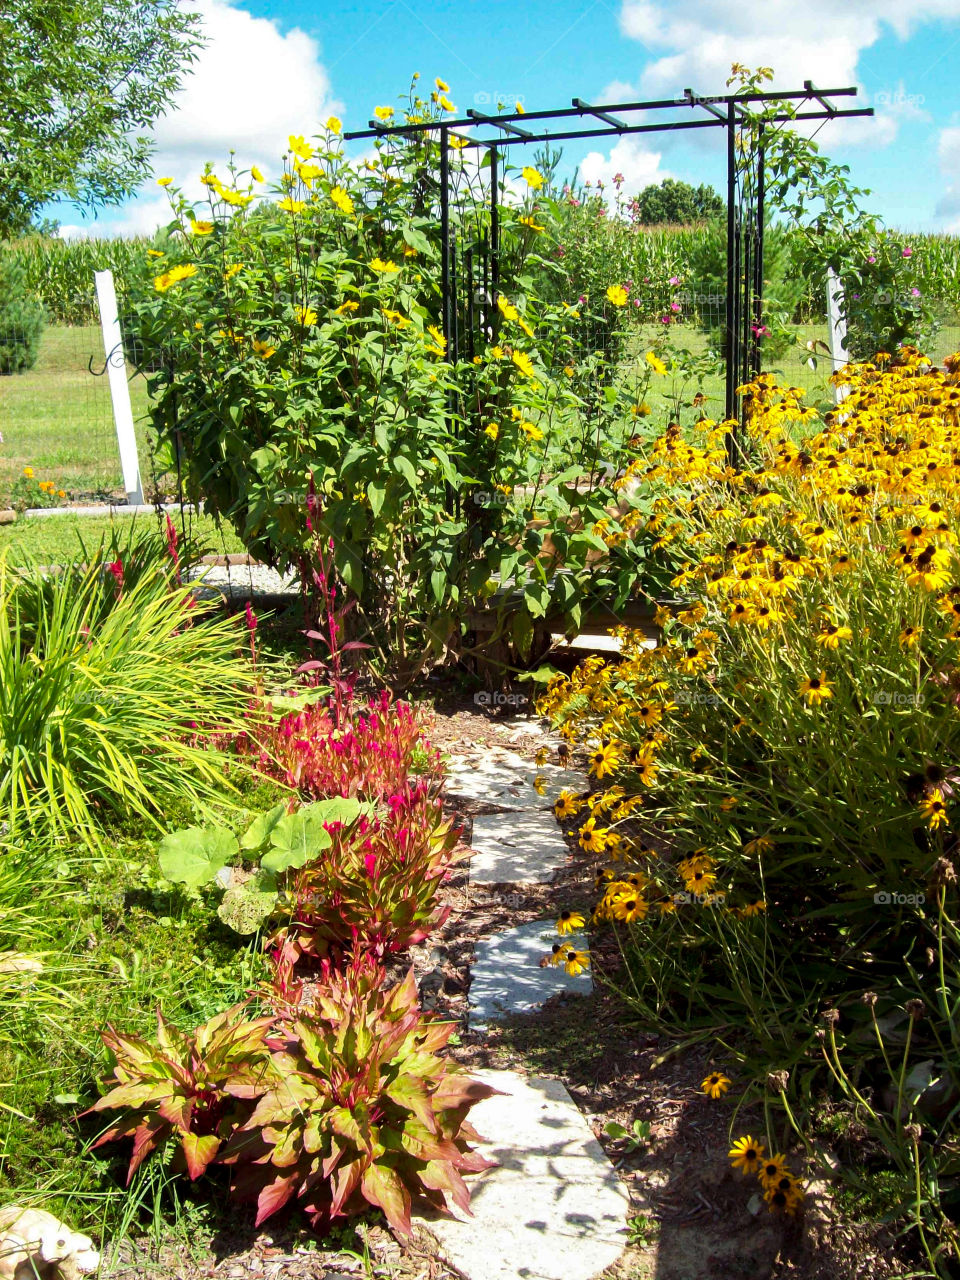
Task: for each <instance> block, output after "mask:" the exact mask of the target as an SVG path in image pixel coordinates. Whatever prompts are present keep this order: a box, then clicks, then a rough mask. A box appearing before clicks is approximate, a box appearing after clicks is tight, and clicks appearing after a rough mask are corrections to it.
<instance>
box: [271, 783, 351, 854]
mask: <svg viewBox="0 0 960 1280" xmlns="http://www.w3.org/2000/svg"><path fill="white" fill-rule="evenodd" d="M359 815H360V802H359V800H355V799H352V798H345V797H342V796H334V797H333V798H331V799H329V800H318V801H317V802H316V803H315V804H308V805H305V806H304V807H303V808H302V809H298V810H297V811H296V813H288V814H286V815H285V816H284V817H283V818H281V820H280V821H279V822H278V823H277V825H276V826H275V827H274V829H273V831H272V832H271V834H270V842H271V844H272V845H273V848H272V849H270V850H269V851H268V852H267V853H265V854H264V855H263V857H262V858H261V860H260V865H261V867H263V869H264V870H265V871H273V872H280V871H286V870H287V869H288V868H290V867H303V866H306V864H307V863H308V862H309V861H310V860H311V859H312V858H315V857H316V856H317V854H318V853H320V852H321V851H322V850H323V849H327V848H329V847H330V843H331V842H330V833H329V832H328V831H327V829H326V827H325V825H324V824H325V823H328V822H330V823H333V822H342V823H343V824H344V825H346V824H348V823H351V822H355V821H356V819H357V818H358V817H359Z"/></svg>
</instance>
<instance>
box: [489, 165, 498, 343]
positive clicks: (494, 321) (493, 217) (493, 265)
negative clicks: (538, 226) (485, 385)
mask: <svg viewBox="0 0 960 1280" xmlns="http://www.w3.org/2000/svg"><path fill="white" fill-rule="evenodd" d="M498 160H499V155H498V153H497V148H496V147H491V148H490V293H491V299H490V340H491V341H492V342H496V340H497V333H498V331H499V329H500V308H499V307H498V306H497V296H498V294H499V292H500V206H499V204H498V201H499V198H500V191H499V188H500V172H499V165H498Z"/></svg>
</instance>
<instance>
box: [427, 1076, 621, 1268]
mask: <svg viewBox="0 0 960 1280" xmlns="http://www.w3.org/2000/svg"><path fill="white" fill-rule="evenodd" d="M474 1074H475V1075H476V1077H477V1078H478V1079H481V1080H483V1081H484V1082H485V1083H486V1084H490V1085H492V1086H493V1087H494V1088H495V1089H499V1090H500V1091H501V1092H500V1095H498V1096H495V1097H492V1098H487V1099H485V1100H484V1101H483V1102H480V1103H478V1104H477V1106H475V1107H474V1108H473V1109H472V1110H471V1112H470V1121H471V1123H472V1124H473V1125H474V1126H475V1127H476V1129H477V1130H478V1132H479V1133H480V1134H481V1135H482V1137H483V1139H484V1141H483V1142H482V1143H481V1144H480V1147H479V1150H480V1151H481V1153H482V1154H483V1155H485V1156H486V1157H487V1158H488V1159H491V1160H496V1161H497V1165H496V1167H495V1168H492V1169H488V1170H487V1171H486V1172H485V1173H482V1174H479V1175H478V1176H477V1177H475V1178H474V1177H470V1178H468V1180H467V1184H468V1186H469V1188H470V1200H471V1209H472V1212H473V1216H472V1217H470V1218H467V1217H465V1216H464V1215H462V1214H461V1213H460V1211H459V1210H457V1211H456V1213H457V1219H456V1220H451V1219H440V1218H431V1219H430V1220H426V1219H421V1220H420V1221H421V1225H423V1226H424V1227H426V1229H427V1230H428V1231H429V1232H430V1233H431V1234H432V1235H433V1236H435V1238H436V1239H437V1241H438V1242H439V1245H440V1252H441V1255H442V1256H443V1257H444V1258H445V1259H446V1261H447V1262H448V1263H450V1264H451V1265H452V1266H453V1267H455V1268H456V1269H457V1270H458V1271H459V1272H460V1273H461V1274H462V1275H464V1276H466V1277H467V1278H468V1280H593V1277H595V1276H599V1275H600V1273H601V1272H602V1271H604V1270H605V1269H606V1268H607V1267H609V1266H611V1265H612V1264H613V1263H614V1262H616V1260H617V1259H618V1258H619V1256H620V1254H621V1252H622V1250H623V1247H624V1245H625V1244H626V1238H627V1233H626V1227H625V1220H626V1216H627V1212H628V1204H629V1201H628V1197H627V1194H626V1191H625V1190H624V1188H623V1187H622V1186H621V1184H620V1181H619V1179H618V1178H617V1175H616V1173H615V1172H614V1170H613V1166H612V1165H611V1164H610V1161H609V1160H608V1159H607V1157H606V1156H605V1155H604V1153H603V1149H602V1147H601V1146H600V1144H599V1143H598V1142H597V1140H596V1138H594V1136H593V1134H592V1133H591V1131H590V1127H589V1125H588V1124H587V1122H586V1121H585V1120H584V1118H583V1116H582V1115H581V1114H580V1112H579V1111H578V1110H577V1107H576V1105H575V1104H574V1102H573V1100H572V1099H571V1097H570V1095H569V1094H568V1093H567V1091H566V1089H565V1088H564V1087H563V1085H562V1084H561V1083H560V1081H559V1080H548V1079H543V1078H538V1077H531V1078H529V1079H525V1078H524V1077H522V1076H519V1075H518V1074H517V1073H516V1072H513V1071H478V1072H475V1073H474Z"/></svg>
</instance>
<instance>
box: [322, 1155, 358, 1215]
mask: <svg viewBox="0 0 960 1280" xmlns="http://www.w3.org/2000/svg"><path fill="white" fill-rule="evenodd" d="M365 1163H366V1162H365V1160H363V1159H362V1158H361V1159H360V1160H351V1161H350V1163H349V1164H344V1165H341V1166H340V1168H339V1169H337V1170H335V1171H334V1174H333V1178H332V1179H331V1185H332V1188H333V1201H332V1203H331V1205H330V1216H331V1217H336V1216H337V1214H338V1213H339V1212H340V1211H341V1209H342V1208H343V1206H344V1205H345V1204H346V1202H347V1201H348V1200H349V1199H350V1197H351V1196H352V1195H353V1193H354V1192H355V1191H356V1189H357V1187H359V1185H360V1180H361V1178H362V1176H363V1170H364V1165H365Z"/></svg>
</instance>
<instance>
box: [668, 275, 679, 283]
mask: <svg viewBox="0 0 960 1280" xmlns="http://www.w3.org/2000/svg"><path fill="white" fill-rule="evenodd" d="M669 283H670V284H679V283H680V277H679V276H671V277H670V281H669Z"/></svg>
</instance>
